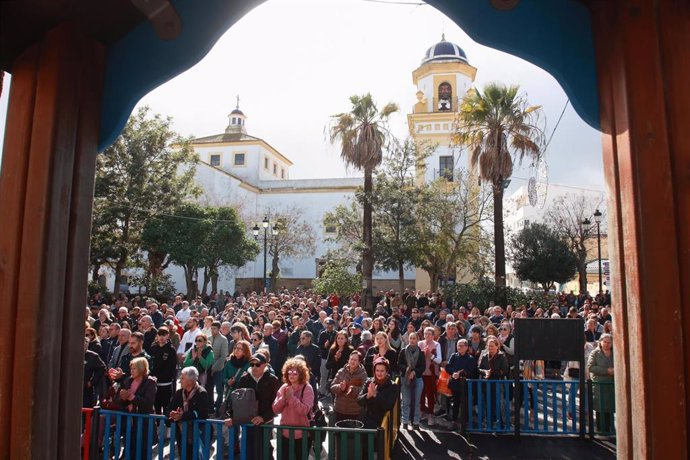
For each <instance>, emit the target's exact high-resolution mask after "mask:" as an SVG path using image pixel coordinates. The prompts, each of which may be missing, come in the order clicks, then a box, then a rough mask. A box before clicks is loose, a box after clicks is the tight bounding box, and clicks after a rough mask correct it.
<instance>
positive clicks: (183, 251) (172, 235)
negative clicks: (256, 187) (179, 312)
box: [142, 203, 259, 297]
mask: <svg viewBox="0 0 690 460" xmlns="http://www.w3.org/2000/svg"><path fill="white" fill-rule="evenodd" d="M246 233H247V232H246V229H245V227H244V225H243V223H242V222H241V220H240V219H239V217H238V215H237V212H236V211H235V209H233V208H230V207H219V208H211V207H203V206H200V205H198V204H196V203H182V204H181V205H180V206H178V207H177V208H175V210H174V215H161V216H156V217H154V218H152V219H150V220H149V221H148V222H147V224H146V226H145V228H144V232H143V238H142V239H143V245H142V247H143V249H144V250H146V251H149V252H150V253H155V254H157V256H156V257H157V258H162V260H165V263H164V265H168V264H170V263H174V264H176V265H179V266H180V267H182V268H183V269H184V272H185V283H186V286H187V294H188V295H189V296H192V297H193V296H195V295H196V294H197V293H198V292H199V285H198V282H199V272H200V271H201V272H202V275H203V285H202V292H206V290H207V288H208V284H209V283H211V285H212V287H211V289H212V290H213V291H214V292H217V288H218V285H217V283H218V275H219V271H220V269H221V267H223V266H235V267H241V266H243V265H244V264H245V263H247V261H249V260H252V259H253V258H254V257H256V255H257V254H258V252H259V248H258V245H257V244H256V242H255V241H253V240H251V239H248V238H247V236H246Z"/></svg>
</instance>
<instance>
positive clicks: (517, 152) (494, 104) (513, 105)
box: [456, 83, 544, 304]
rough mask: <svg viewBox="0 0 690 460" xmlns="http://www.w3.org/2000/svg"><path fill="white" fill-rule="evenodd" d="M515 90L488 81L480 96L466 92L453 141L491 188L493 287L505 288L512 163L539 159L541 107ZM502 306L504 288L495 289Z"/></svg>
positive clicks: (474, 90)
mask: <svg viewBox="0 0 690 460" xmlns="http://www.w3.org/2000/svg"><path fill="white" fill-rule="evenodd" d="M518 89H519V87H518V86H510V87H506V86H505V85H503V84H500V83H489V84H488V85H486V87H485V88H484V92H483V93H482V92H480V91H478V90H476V89H472V90H470V91H468V93H467V95H466V96H465V97H464V98H463V101H462V104H461V105H460V111H459V114H458V130H457V133H456V141H457V143H459V144H464V145H465V146H467V148H468V150H469V152H470V155H471V157H470V162H471V165H472V167H473V168H476V167H477V165H479V177H480V180H484V181H487V182H490V183H491V184H492V186H493V201H494V246H495V251H496V254H495V280H496V286H498V287H505V285H506V263H505V237H504V234H503V191H504V188H505V187H504V185H505V184H506V182H505V181H506V180H507V179H509V178H510V176H511V175H512V174H513V162H514V160H515V159H517V160H518V161H519V162H521V161H522V160H523V158H524V157H525V156H528V157H530V158H532V159H533V160H537V159H539V156H540V154H541V147H542V145H543V140H544V131H543V129H542V128H541V127H540V123H539V115H540V112H541V107H540V106H530V105H529V104H528V103H527V100H526V99H525V98H524V97H523V96H520V95H518ZM499 292H501V293H502V294H501V297H502V298H500V299H496V300H497V301H499V302H501V303H502V304H505V300H506V299H505V294H504V293H505V289H499Z"/></svg>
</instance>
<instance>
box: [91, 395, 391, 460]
mask: <svg viewBox="0 0 690 460" xmlns="http://www.w3.org/2000/svg"><path fill="white" fill-rule="evenodd" d="M397 406H398V402H396V407H397ZM83 413H84V414H87V415H88V416H89V417H90V419H89V420H90V421H91V423H90V424H88V425H85V430H84V431H85V433H84V455H85V456H84V458H85V459H89V458H90V459H91V460H96V459H103V460H110V459H119V458H123V459H124V460H144V459H146V460H152V459H164V458H165V459H169V460H208V459H211V458H213V459H216V460H220V459H222V460H226V459H228V460H235V459H240V460H261V459H269V458H271V459H272V458H284V460H306V459H307V458H308V455H309V452H310V451H311V450H313V451H314V452H315V457H314V458H316V459H318V458H320V457H321V452H322V451H323V450H326V451H327V453H328V455H327V456H328V458H329V460H335V459H336V458H338V459H348V460H350V459H359V460H374V458H377V459H385V460H388V459H389V458H390V452H391V451H392V448H393V445H394V442H395V439H394V434H395V433H397V424H398V423H397V421H396V419H397V417H398V416H399V410H398V411H397V412H395V408H394V411H392V412H391V413H389V414H388V415H386V417H387V419H388V428H387V429H384V428H378V429H349V428H337V427H323V428H319V427H290V426H282V425H260V426H258V427H254V426H253V425H243V426H241V427H234V426H233V427H227V426H225V424H224V423H223V421H222V420H206V419H204V420H193V421H187V422H173V421H171V420H170V419H168V418H167V417H164V416H162V415H145V414H132V413H127V412H118V411H112V410H101V409H98V408H95V409H85V410H84V411H83ZM87 428H88V429H89V430H90V435H89V434H88V433H87V432H86V431H87ZM297 431H300V432H302V433H304V434H305V436H304V437H302V438H301V439H296V436H295V433H296V432H297ZM240 432H241V433H242V436H239V433H240ZM283 433H287V436H285V437H283ZM254 436H257V437H254ZM238 438H239V440H240V442H241V444H240V445H239V446H238V445H237V444H236V442H237V441H238ZM336 438H339V439H338V441H339V442H338V446H337V448H338V449H339V450H340V452H337V451H336ZM324 442H326V443H327V447H324V445H323V443H324ZM273 443H275V447H276V449H275V450H276V452H277V453H278V456H277V457H274V455H273ZM284 443H289V444H288V445H287V446H285V448H286V450H288V451H289V453H288V455H287V456H281V455H280V453H281V452H282V451H283V449H284V446H283V444H284ZM298 443H299V444H300V446H301V447H302V449H301V455H300V458H297V456H296V453H295V452H296V450H297V449H296V445H297V444H298ZM236 447H239V449H236ZM236 450H239V455H238V454H237V452H236ZM89 452H91V455H90V456H89ZM348 452H349V453H348Z"/></svg>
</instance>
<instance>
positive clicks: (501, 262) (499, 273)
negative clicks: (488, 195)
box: [493, 180, 506, 306]
mask: <svg viewBox="0 0 690 460" xmlns="http://www.w3.org/2000/svg"><path fill="white" fill-rule="evenodd" d="M493 197H494V251H495V257H494V260H495V266H494V274H495V275H494V276H495V278H494V279H495V282H496V287H498V288H499V289H498V298H497V299H496V303H497V304H498V305H501V306H505V305H506V294H505V286H506V248H505V236H504V234H503V180H500V181H498V182H496V183H494V186H493Z"/></svg>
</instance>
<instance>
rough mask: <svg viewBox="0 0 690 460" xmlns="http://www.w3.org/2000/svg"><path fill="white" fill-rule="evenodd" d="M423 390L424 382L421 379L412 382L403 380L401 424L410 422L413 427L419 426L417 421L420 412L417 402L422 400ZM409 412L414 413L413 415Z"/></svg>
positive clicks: (420, 415)
mask: <svg viewBox="0 0 690 460" xmlns="http://www.w3.org/2000/svg"><path fill="white" fill-rule="evenodd" d="M423 390H424V382H423V381H422V378H421V377H419V378H416V379H414V380H412V381H409V380H407V379H403V383H402V414H401V417H402V423H410V422H412V423H413V424H415V425H419V421H420V419H421V417H422V411H421V409H420V408H419V401H420V400H421V399H422V391H423ZM413 393H414V394H413ZM410 404H411V405H410ZM411 411H414V413H411ZM410 415H412V417H410ZM410 418H412V420H410Z"/></svg>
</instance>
